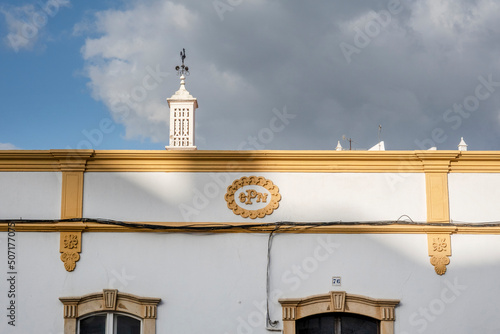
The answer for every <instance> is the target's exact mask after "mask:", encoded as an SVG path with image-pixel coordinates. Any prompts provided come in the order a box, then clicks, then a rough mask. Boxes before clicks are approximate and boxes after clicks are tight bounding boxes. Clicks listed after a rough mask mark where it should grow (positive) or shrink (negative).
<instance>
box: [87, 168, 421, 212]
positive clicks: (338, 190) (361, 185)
mask: <svg viewBox="0 0 500 334" xmlns="http://www.w3.org/2000/svg"><path fill="white" fill-rule="evenodd" d="M250 175H256V176H264V177H266V178H268V179H270V180H272V181H273V182H274V184H276V185H277V186H278V187H279V189H280V194H281V196H282V199H281V201H280V204H279V209H277V210H276V211H275V212H274V213H273V214H272V215H271V216H267V217H265V218H263V219H257V220H253V221H252V220H251V219H245V218H241V217H240V216H236V215H234V214H233V212H232V211H231V210H229V209H228V208H227V203H226V201H225V200H224V194H225V193H226V189H227V187H228V186H229V185H231V183H232V182H233V181H234V180H236V179H239V178H240V177H242V176H250ZM401 175H402V176H401ZM84 184H85V187H84V207H83V212H84V213H83V215H84V217H87V218H95V217H100V218H108V219H117V220H129V221H174V222H183V221H190V222H255V221H260V222H277V221H294V222H300V221H304V222H311V221H338V220H343V221H368V220H371V221H373V220H396V219H398V218H399V217H400V216H401V215H408V216H410V217H411V218H412V219H413V220H414V221H424V220H426V202H425V175H424V174H423V173H421V174H411V173H407V174H404V175H403V174H394V173H371V174H370V173H309V174H304V173H247V174H238V173H85V179H84Z"/></svg>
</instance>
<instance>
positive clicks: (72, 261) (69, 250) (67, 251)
mask: <svg viewBox="0 0 500 334" xmlns="http://www.w3.org/2000/svg"><path fill="white" fill-rule="evenodd" d="M59 251H60V252H61V260H62V262H64V268H65V269H66V270H67V271H73V270H75V267H76V262H77V261H78V260H80V253H81V251H82V232H79V231H71V232H61V239H60V247H59Z"/></svg>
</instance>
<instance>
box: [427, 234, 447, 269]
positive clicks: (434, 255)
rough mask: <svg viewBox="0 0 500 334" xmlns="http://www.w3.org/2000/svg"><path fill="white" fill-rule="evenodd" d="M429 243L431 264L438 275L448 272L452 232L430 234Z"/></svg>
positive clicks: (428, 236)
mask: <svg viewBox="0 0 500 334" xmlns="http://www.w3.org/2000/svg"><path fill="white" fill-rule="evenodd" d="M427 243H428V247H429V256H430V257H431V260H430V261H431V264H432V265H433V266H434V270H435V271H436V274H438V275H444V273H446V266H447V265H448V264H449V263H450V259H449V258H448V257H449V256H451V236H450V234H445V233H441V234H428V235H427Z"/></svg>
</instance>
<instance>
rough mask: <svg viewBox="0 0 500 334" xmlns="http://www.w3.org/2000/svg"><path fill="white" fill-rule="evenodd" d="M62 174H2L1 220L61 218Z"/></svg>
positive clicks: (0, 186)
mask: <svg viewBox="0 0 500 334" xmlns="http://www.w3.org/2000/svg"><path fill="white" fill-rule="evenodd" d="M61 182H62V176H61V173H59V172H45V173H30V172H2V173H0V219H20V218H23V219H59V218H61V186H62V183H61Z"/></svg>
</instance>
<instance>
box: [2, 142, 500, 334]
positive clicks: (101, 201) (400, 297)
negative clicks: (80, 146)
mask: <svg viewBox="0 0 500 334" xmlns="http://www.w3.org/2000/svg"><path fill="white" fill-rule="evenodd" d="M0 185H1V186H0V219H2V221H1V223H0V228H1V231H2V233H0V244H1V245H2V247H1V248H2V249H3V251H2V253H3V255H1V257H2V258H3V259H4V260H3V261H2V263H3V266H2V267H3V268H4V269H3V274H4V278H3V279H2V280H1V282H2V283H0V305H1V306H2V309H3V310H4V311H3V312H4V316H3V317H2V318H3V320H2V321H1V322H0V332H1V333H23V334H25V333H42V334H60V333H64V334H69V333H71V334H73V333H94V332H92V330H96V331H97V330H99V328H102V326H104V327H105V328H107V333H113V332H117V333H120V334H127V333H131V334H134V333H142V334H152V333H158V334H160V333H162V334H163V333H220V334H225V333H227V334H234V333H260V334H262V333H269V332H279V331H282V332H283V333H285V334H292V333H298V334H300V333H323V332H324V333H326V332H327V331H328V333H347V332H349V331H351V332H355V333H382V334H387V333H398V334H409V333H439V332H446V333H463V334H469V333H478V332H481V333H497V332H498V331H499V330H500V319H499V318H498V316H497V309H498V300H499V299H500V287H499V285H498V283H497V281H498V277H499V276H500V266H499V265H498V264H499V262H500V235H499V234H500V225H499V223H498V221H499V216H500V211H499V209H498V207H499V206H498V203H499V202H500V190H499V189H500V152H479V151H458V150H457V151H335V150H332V151H202V150H198V151H197V150H163V151H93V150H50V151H1V152H0ZM120 326H121V327H120ZM356 326H357V327H356ZM96 328H97V329H96ZM120 328H122V329H120ZM137 331H138V332H137ZM374 331H375V332H374ZM96 333H97V332H96Z"/></svg>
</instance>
